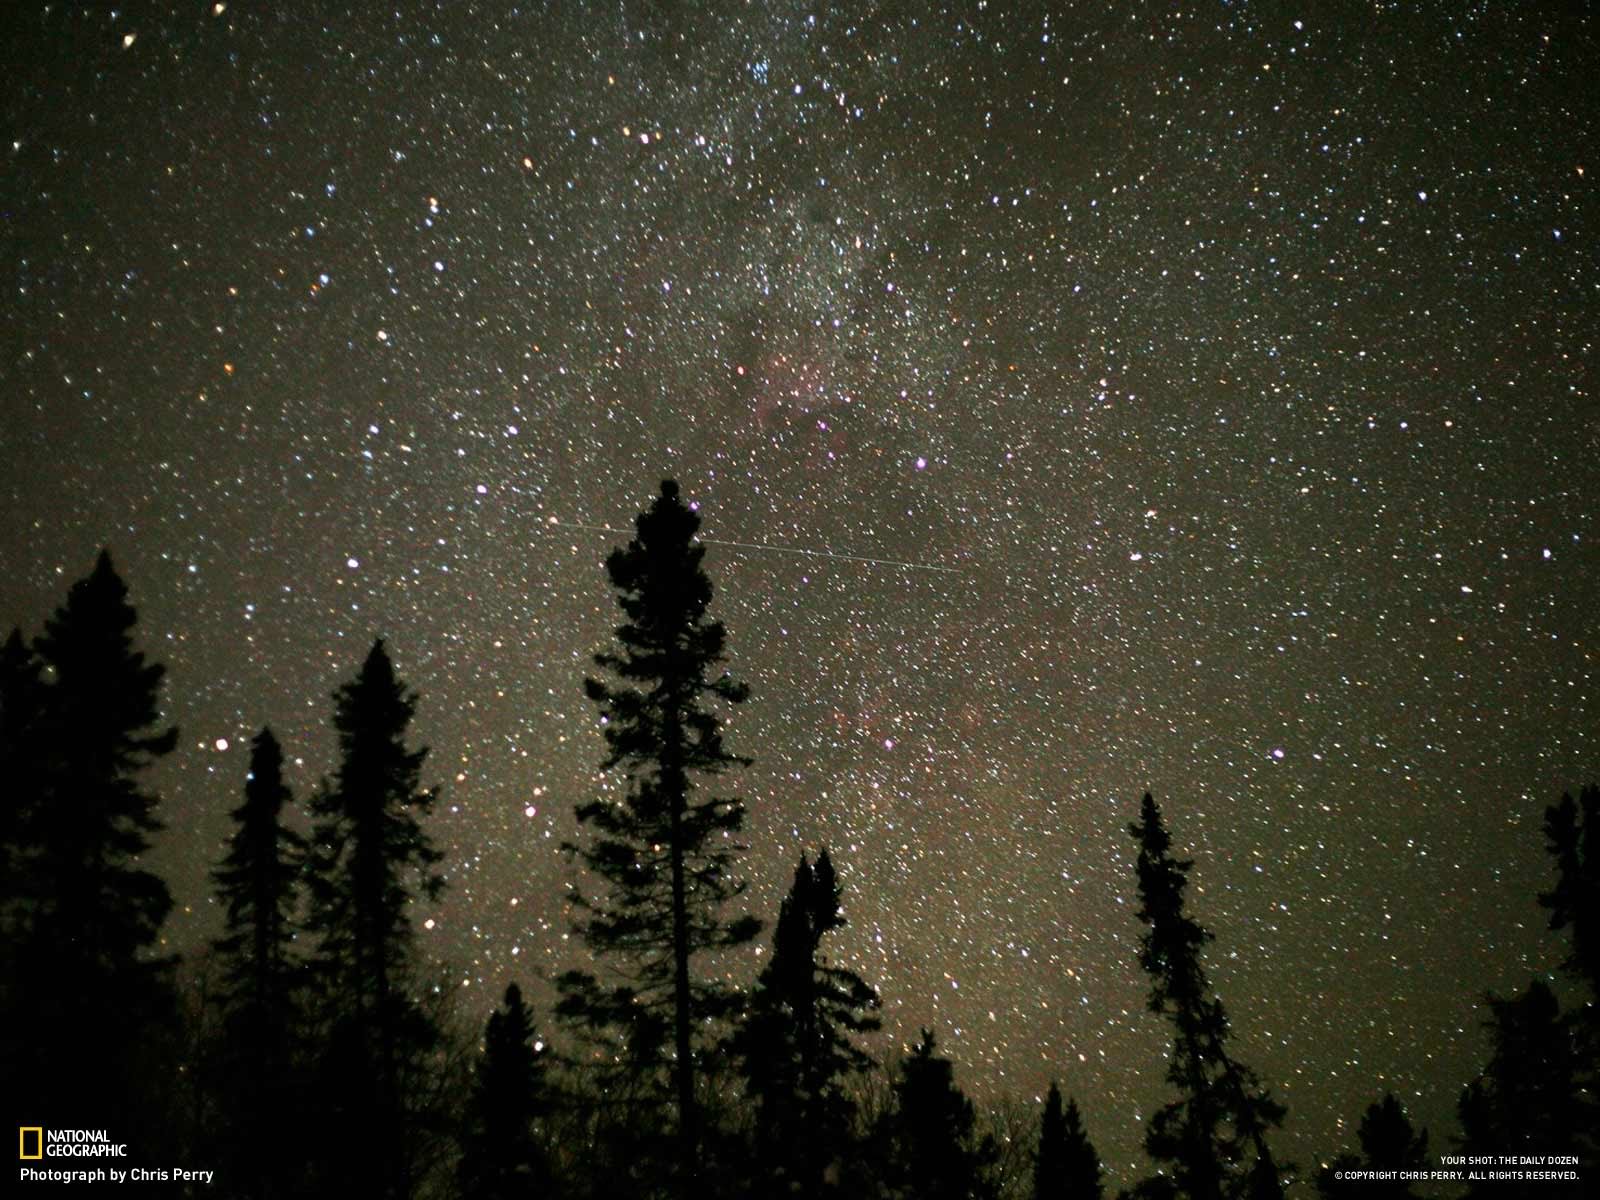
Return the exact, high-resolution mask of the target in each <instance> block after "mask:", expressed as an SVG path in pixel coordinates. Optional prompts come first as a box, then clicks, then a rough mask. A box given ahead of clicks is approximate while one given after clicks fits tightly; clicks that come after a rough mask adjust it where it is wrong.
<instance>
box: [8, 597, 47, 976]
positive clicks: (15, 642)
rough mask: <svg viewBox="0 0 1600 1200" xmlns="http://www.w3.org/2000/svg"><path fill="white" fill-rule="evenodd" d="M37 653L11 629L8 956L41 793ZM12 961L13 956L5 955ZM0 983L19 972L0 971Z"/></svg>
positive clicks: (19, 911) (41, 703) (42, 697)
mask: <svg viewBox="0 0 1600 1200" xmlns="http://www.w3.org/2000/svg"><path fill="white" fill-rule="evenodd" d="M40 668H41V664H40V662H39V658H38V656H37V655H36V654H34V652H33V651H32V650H31V649H29V648H28V644H27V642H26V641H24V640H23V637H22V630H20V629H13V630H12V631H11V635H10V636H9V637H7V638H6V641H5V644H4V645H3V646H0V780H4V781H5V788H4V791H3V793H0V953H4V954H7V955H9V954H10V953H11V952H12V951H13V949H14V942H15V940H16V937H17V935H18V933H19V932H20V930H21V928H22V925H21V922H23V920H24V909H23V901H24V900H25V899H26V898H27V896H28V895H29V894H30V893H29V887H30V883H29V880H30V876H31V870H30V868H31V866H32V862H31V860H32V857H33V846H32V844H31V843H32V838H33V836H34V832H35V814H36V812H37V808H38V804H39V801H40V798H41V794H40V793H41V784H42V778H41V776H42V766H43V764H42V762H41V758H40V749H41V746H40V740H39V739H40V735H41V733H42V732H43V716H44V700H45V693H44V683H43V680H42V679H41V678H40ZM6 961H9V960H6ZM0 974H3V975H4V979H3V980H0V987H3V988H7V989H9V987H10V986H11V983H12V981H13V979H14V975H15V973H14V972H13V971H5V972H3V973H0Z"/></svg>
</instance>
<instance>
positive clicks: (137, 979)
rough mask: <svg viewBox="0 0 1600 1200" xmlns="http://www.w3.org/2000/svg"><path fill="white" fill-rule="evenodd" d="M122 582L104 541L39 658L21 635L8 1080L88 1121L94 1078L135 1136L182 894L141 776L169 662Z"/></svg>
mask: <svg viewBox="0 0 1600 1200" xmlns="http://www.w3.org/2000/svg"><path fill="white" fill-rule="evenodd" d="M127 594H128V589H127V587H126V586H125V585H124V584H123V582H122V580H121V578H120V577H119V576H118V574H117V572H116V568H115V567H114V566H113V565H112V562H111V556H110V554H109V553H107V552H105V551H102V552H101V554H100V556H99V559H98V560H97V562H96V563H95V567H94V570H93V571H92V572H91V573H90V574H89V575H88V576H87V577H86V578H84V579H81V580H79V581H78V582H77V583H75V584H73V585H72V588H71V589H70V591H69V592H68V594H67V600H66V603H65V604H64V605H63V606H62V607H61V608H59V609H57V610H56V613H55V614H54V616H52V617H51V618H50V620H49V621H48V622H46V624H45V631H44V634H43V636H41V637H40V638H39V639H38V640H37V641H36V642H35V645H34V650H35V654H36V656H37V658H36V659H35V658H34V656H31V655H28V654H27V653H26V652H24V651H23V650H22V648H21V646H20V639H19V638H17V637H16V636H13V638H12V639H11V640H10V641H9V642H8V644H7V648H6V651H5V655H4V679H3V681H0V685H3V687H4V690H5V693H6V694H5V696H4V698H3V701H0V702H3V703H4V705H5V713H4V717H3V723H4V732H3V734H0V742H3V743H4V752H5V753H6V755H7V757H8V758H9V759H10V760H11V764H12V767H13V770H14V772H15V773H14V775H13V779H15V778H19V777H20V778H21V780H22V781H23V788H22V789H19V791H20V794H19V795H16V796H15V797H14V798H13V799H12V800H10V802H9V807H10V810H11V813H12V816H13V819H14V820H15V822H16V827H15V830H14V831H8V836H9V837H11V839H12V846H11V851H12V856H13V864H12V867H13V870H14V872H15V876H14V878H15V881H16V882H15V886H16V887H17V888H18V890H19V892H20V893H21V894H20V895H17V896H14V897H12V898H11V903H10V904H9V905H8V908H9V912H8V914H7V923H8V925H9V926H10V928H9V930H8V931H7V932H8V934H9V935H10V937H11V938H12V940H13V946H12V948H11V954H13V955H14V956H15V957H14V958H13V959H12V964H13V965H14V969H15V971H16V976H15V984H14V990H12V991H11V993H10V994H9V995H8V996H7V1002H8V1006H9V1007H10V1009H11V1011H10V1012H9V1013H8V1014H6V1016H7V1017H8V1018H9V1019H8V1020H7V1022H6V1023H7V1025H8V1028H9V1029H11V1030H15V1031H19V1034H21V1031H25V1034H23V1035H21V1036H15V1040H13V1041H11V1042H10V1043H9V1044H8V1045H7V1056H8V1058H10V1059H11V1061H10V1062H8V1063H7V1064H5V1065H6V1066H7V1067H8V1068H10V1070H8V1071H7V1075H8V1078H11V1079H13V1080H16V1081H17V1083H16V1087H15V1089H14V1090H15V1091H16V1092H17V1093H18V1094H25V1095H28V1096H30V1097H31V1098H33V1100H34V1103H35V1104H36V1105H37V1106H38V1111H39V1116H40V1117H42V1118H43V1119H44V1120H45V1121H47V1122H48V1121H50V1120H51V1119H52V1118H54V1119H55V1120H56V1123H57V1124H70V1123H73V1122H78V1123H82V1122H83V1121H86V1120H87V1116H86V1115H85V1113H84V1112H83V1111H82V1098H83V1094H84V1093H83V1081H84V1080H85V1079H95V1080H97V1081H98V1090H99V1093H100V1094H99V1098H98V1100H97V1104H96V1108H95V1112H96V1114H105V1115H104V1117H103V1118H102V1117H99V1116H97V1120H101V1121H102V1122H103V1123H106V1124H110V1123H112V1122H113V1121H117V1122H121V1123H122V1129H123V1130H124V1132H126V1133H131V1132H132V1131H133V1130H134V1129H135V1128H136V1127H137V1126H138V1124H139V1121H140V1120H141V1118H142V1116H144V1115H145V1113H146V1106H145V1105H143V1104H142V1103H141V1081H142V1079H143V1078H144V1077H146V1076H147V1075H148V1073H149V1064H148V1063H143V1062H141V1061H140V1056H141V1055H142V1054H144V1053H145V1052H146V1051H147V1049H148V1047H149V1046H150V1045H151V1044H152V1038H151V1034H152V1032H153V1030H154V1029H156V1028H158V1027H159V1026H160V1025H161V1024H162V1022H163V1021H164V1020H165V1019H166V1018H168V1017H170V1015H171V1013H172V999H173V997H172V992H171V982H170V970H169V968H170V965H171V964H170V962H169V961H165V960H162V959H160V958H159V957H156V956H153V954H152V951H153V950H154V948H155V946H156V942H157V938H158V936H159V934H160V931H161V926H162V923H163V922H164V921H165V919H166V917H167V913H168V912H169V911H170V909H171V907H172V897H171V895H170V893H169V892H168V891H167V886H166V884H165V883H163V882H162V881H161V879H160V878H158V877H157V876H156V875H154V874H152V873H151V872H150V871H148V870H146V869H144V867H143V866H141V865H140V858H141V856H142V855H143V854H144V852H145V851H146V850H148V849H149V848H150V836H151V835H152V834H154V833H156V832H157V831H159V830H160V829H161V828H162V825H161V822H160V821H159V820H158V819H157V817H156V809H157V806H158V798H157V796H156V795H155V793H154V792H152V791H150V790H148V788H147V786H146V785H145V783H144V776H145V774H146V772H147V771H148V770H149V769H150V768H151V767H152V766H153V765H154V764H155V763H156V762H157V761H159V760H160V759H161V758H162V757H164V756H165V755H167V754H169V753H171V751H172V749H173V747H174V745H175V744H176V742H177V730H176V729H174V728H161V727H160V689H161V680H162V677H163V675H164V674H165V670H166V669H165V668H164V667H162V666H161V665H159V664H157V663H152V662H149V661H147V660H146V658H145V656H144V654H143V653H142V652H141V651H138V650H136V649H135V648H134V642H133V635H132V631H133V627H134V625H135V623H136V614H135V612H134V609H133V607H132V606H131V605H129V603H128V600H127ZM41 666H42V667H43V668H44V674H43V675H41V674H40V671H39V667H41ZM43 680H48V681H47V682H44V681H43ZM8 1036H14V1035H8Z"/></svg>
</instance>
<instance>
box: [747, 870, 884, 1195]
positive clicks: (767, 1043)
mask: <svg viewBox="0 0 1600 1200" xmlns="http://www.w3.org/2000/svg"><path fill="white" fill-rule="evenodd" d="M839 900H840V889H839V884H838V881H837V878H836V876H835V874H834V870H833V862H832V860H831V859H829V857H828V852H827V851H826V850H823V851H822V852H821V853H820V854H819V855H818V856H817V861H816V863H815V865H813V864H812V863H811V862H809V861H808V860H807V859H806V857H805V856H804V855H801V857H800V865H799V866H798V867H797V868H796V869H795V874H794V883H793V884H792V885H791V886H790V889H789V895H788V896H787V897H786V898H785V899H784V901H783V903H782V905H781V907H780V908H779V912H778V923H777V925H776V927H775V928H774V930H773V938H772V957H771V958H770V959H768V960H767V965H766V967H765V968H764V969H763V970H762V972H761V976H760V978H759V979H758V980H757V981H756V988H755V994H754V996H753V997H752V999H751V1003H750V1008H749V1011H748V1012H747V1013H746V1015H745V1019H744V1022H743V1024H742V1026H741V1027H740V1029H739V1031H738V1033H737V1034H736V1035H735V1036H734V1038H733V1039H732V1048H733V1051H734V1054H735V1056H736V1058H737V1059H738V1061H739V1065H740V1069H741V1073H742V1074H743V1076H744V1080H745V1090H746V1093H747V1094H748V1095H749V1096H750V1097H751V1098H752V1099H753V1100H754V1101H755V1105H756V1160H757V1162H758V1164H760V1166H759V1173H760V1174H761V1176H762V1177H763V1178H764V1179H766V1180H767V1181H768V1182H769V1183H770V1184H772V1185H773V1186H774V1187H775V1188H776V1189H777V1190H778V1191H781V1192H782V1193H783V1194H785V1195H797V1196H800V1197H814V1196H818V1195H821V1194H823V1191H824V1189H825V1180H827V1179H829V1178H833V1179H837V1178H838V1177H839V1175H840V1170H839V1166H838V1164H839V1160H840V1157H841V1155H842V1154H843V1152H844V1148H845V1141H846V1139H847V1137H848V1136H849V1132H850V1127H851V1124H852V1120H853V1117H854V1113H855V1105H854V1103H853V1101H852V1100H851V1099H850V1097H849V1094H848V1093H847V1091H846V1090H845V1088H844V1086H843V1084H844V1082H845V1081H846V1079H847V1078H848V1077H849V1076H850V1075H852V1074H855V1073H858V1072H861V1071H864V1070H866V1069H867V1068H869V1067H870V1066H872V1059H871V1058H870V1057H868V1056H867V1055H866V1054H865V1053H863V1052H862V1051H861V1050H860V1049H858V1048H857V1047H856V1045H855V1043H854V1042H853V1041H852V1038H853V1037H855V1036H857V1035H859V1034H863V1033H870V1032H872V1031H874V1030H876V1029H878V1028H879V1021H878V1019H877V1017H875V1016H874V1015H872V1014H873V1013H874V1012H875V1011H876V1010H877V1008H878V1006H879V1001H878V994H877V992H875V991H874V990H873V989H872V988H871V987H870V986H868V984H867V983H866V982H864V981H863V980H862V979H861V977H860V976H859V975H857V974H856V973H855V972H854V971H851V970H848V969H846V968H844V967H838V966H833V965H831V964H829V963H828V961H827V959H826V957H824V956H821V955H820V954H819V949H820V945H821V942H822V939H823V937H824V936H826V935H827V934H828V933H831V932H832V931H833V930H835V929H839V928H841V927H843V925H844V924H845V919H844V914H843V912H842V910H841V908H840V903H839Z"/></svg>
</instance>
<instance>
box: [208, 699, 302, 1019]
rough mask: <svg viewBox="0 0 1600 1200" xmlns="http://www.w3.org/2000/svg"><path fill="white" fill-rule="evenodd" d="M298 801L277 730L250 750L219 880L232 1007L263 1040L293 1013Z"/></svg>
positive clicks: (221, 951) (220, 945)
mask: <svg viewBox="0 0 1600 1200" xmlns="http://www.w3.org/2000/svg"><path fill="white" fill-rule="evenodd" d="M292 801H293V796H292V795H291V794H290V791H289V788H288V785H286V784H285V783H284V781H283V750H282V748H281V747H280V746H279V745H278V739H277V738H275V737H274V736H273V735H272V731H271V730H270V729H263V730H262V731H261V732H260V733H258V734H257V735H256V736H255V739H254V740H253V741H252V742H251V745H250V771H249V774H248V775H247V776H246V777H245V787H244V803H243V804H242V805H240V806H239V807H238V808H236V809H234V810H233V812H232V813H231V814H230V816H232V818H233V820H234V823H235V826H236V828H235V829H234V833H233V837H232V838H231V839H229V842H228V853H227V856H226V857H225V858H224V859H223V860H222V864H221V865H220V866H219V867H217V869H216V870H215V871H213V872H212V879H213V880H214V881H215V882H216V885H217V898H218V900H220V901H221V902H222V906H223V912H224V920H225V924H224V931H223V935H222V936H221V937H220V938H219V939H218V940H217V941H216V942H215V943H214V945H215V949H216V951H217V954H218V956H219V957H220V958H221V960H222V964H223V969H224V972H225V977H226V983H227V986H228V996H227V1005H228V1007H229V1008H230V1009H232V1010H233V1011H235V1012H239V1013H243V1014H246V1015H247V1017H248V1021H249V1023H250V1024H251V1025H253V1026H255V1027H256V1030H257V1032H256V1040H258V1041H269V1042H275V1041H276V1040H277V1039H276V1037H269V1036H268V1034H269V1032H270V1031H271V1030H273V1029H274V1028H275V1027H277V1026H280V1025H281V1024H282V1023H283V1022H284V1020H285V1018H286V1016H287V1012H288V1008H289V992H290V988H291V981H292V978H293V972H294V966H295V964H294V960H293V950H292V943H293V940H294V935H295V916H296V899H297V893H298V891H299V882H300V876H301V871H302V867H303V860H304V855H305V841H304V839H303V838H301V837H300V835H299V834H297V833H296V832H295V831H294V830H293V829H291V828H289V827H288V826H287V825H285V824H284V809H285V807H286V806H287V805H288V804H290V803H291V802H292Z"/></svg>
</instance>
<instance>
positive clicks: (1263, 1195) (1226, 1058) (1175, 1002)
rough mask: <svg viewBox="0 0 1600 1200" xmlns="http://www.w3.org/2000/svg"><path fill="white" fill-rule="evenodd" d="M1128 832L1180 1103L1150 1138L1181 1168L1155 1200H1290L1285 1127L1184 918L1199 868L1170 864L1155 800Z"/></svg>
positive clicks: (1150, 1148)
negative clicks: (1283, 1152)
mask: <svg viewBox="0 0 1600 1200" xmlns="http://www.w3.org/2000/svg"><path fill="white" fill-rule="evenodd" d="M1129 832H1130V833H1132V835H1133V837H1134V839H1135V840H1136V841H1137V842H1138V843H1139V863H1138V879H1139V898H1140V901H1141V904H1140V909H1139V919H1140V920H1141V921H1142V922H1144V924H1145V925H1146V926H1147V927H1148V928H1147V930H1146V932H1145V934H1144V936H1143V937H1142V938H1141V939H1140V942H1139V947H1140V955H1139V962H1140V965H1141V966H1142V967H1143V968H1144V970H1145V972H1146V973H1147V974H1148V975H1149V976H1150V979H1151V987H1150V1002H1149V1007H1150V1011H1151V1012H1154V1013H1158V1014H1161V1015H1163V1016H1166V1017H1170V1018H1171V1020H1172V1024H1173V1031H1174V1032H1173V1041H1172V1049H1171V1051H1170V1053H1169V1056H1168V1060H1167V1080H1168V1082H1169V1083H1171V1084H1172V1085H1173V1086H1174V1087H1175V1088H1176V1089H1177V1090H1178V1098H1177V1099H1176V1100H1173V1101H1172V1102H1170V1103H1169V1104H1167V1105H1165V1106H1164V1107H1162V1108H1161V1109H1160V1110H1159V1111H1158V1112H1157V1113H1156V1114H1155V1115H1154V1117H1153V1118H1152V1119H1151V1121H1150V1123H1149V1125H1148V1127H1147V1129H1146V1131H1145V1150H1146V1152H1147V1153H1148V1154H1149V1155H1150V1157H1151V1158H1152V1159H1154V1160H1155V1161H1156V1162H1158V1163H1167V1164H1170V1165H1171V1167H1172V1176H1171V1179H1170V1180H1162V1179H1160V1178H1157V1179H1155V1180H1151V1181H1147V1182H1146V1184H1144V1185H1142V1190H1143V1191H1144V1192H1145V1193H1146V1194H1160V1193H1162V1192H1165V1191H1168V1190H1170V1188H1171V1187H1172V1186H1175V1187H1176V1189H1177V1191H1178V1192H1179V1193H1180V1194H1182V1195H1183V1196H1185V1197H1188V1198H1189V1200H1242V1198H1245V1197H1249V1198H1250V1200H1272V1198H1274V1197H1277V1196H1281V1195H1282V1188H1283V1185H1282V1179H1281V1174H1280V1170H1281V1169H1280V1168H1279V1166H1278V1164H1277V1162H1276V1161H1275V1160H1274V1158H1273V1156H1272V1153H1271V1150H1270V1148H1269V1147H1268V1145H1267V1140H1266V1136H1267V1132H1268V1131H1269V1130H1270V1129H1272V1128H1274V1127H1276V1126H1277V1125H1279V1124H1280V1123H1281V1122H1282V1120H1283V1107H1282V1106H1281V1105H1279V1104H1277V1103H1276V1102H1274V1101H1273V1100H1272V1099H1271V1097H1270V1096H1269V1095H1268V1094H1267V1092H1266V1091H1265V1089H1263V1088H1262V1086H1261V1084H1260V1082H1259V1081H1258V1080H1257V1079H1256V1076H1255V1073H1254V1072H1252V1071H1251V1070H1250V1069H1249V1068H1248V1067H1246V1066H1244V1065H1243V1064H1241V1063H1239V1062H1238V1061H1236V1060H1235V1059H1234V1058H1233V1057H1232V1056H1231V1055H1230V1053H1229V1051H1228V1036H1229V1026H1228V1017H1227V1013H1226V1012H1225V1011H1224V1009H1223V1007H1222V1002H1221V1001H1220V1000H1218V999H1217V998H1216V997H1215V996H1214V995H1213V994H1212V993H1211V986H1210V983H1209V981H1208V979H1207V977H1206V971H1205V967H1204V965H1203V964H1202V962H1201V955H1202V951H1203V950H1204V947H1205V945H1206V943H1208V942H1209V941H1211V937H1212V935H1211V934H1210V933H1209V932H1208V931H1207V930H1206V929H1205V928H1204V927H1203V926H1201V925H1200V924H1199V923H1197V922H1196V921H1195V920H1194V919H1193V918H1191V917H1189V916H1188V915H1187V914H1186V913H1185V912H1184V896H1183V893H1184V888H1185V887H1186V886H1187V884H1188V874H1189V868H1190V867H1191V866H1192V865H1193V864H1192V863H1190V862H1187V861H1179V860H1177V859H1174V858H1173V857H1172V855H1171V852H1170V851H1171V838H1170V837H1169V836H1168V834H1167V831H1166V828H1165V826H1164V825H1163V824H1162V820H1161V809H1160V808H1159V807H1158V806H1157V805H1156V802H1155V800H1154V798H1153V797H1151V796H1150V795H1149V794H1148V793H1146V795H1145V797H1144V802H1143V806H1142V810H1141V813H1140V820H1139V821H1138V822H1136V823H1135V824H1133V825H1132V826H1130V828H1129Z"/></svg>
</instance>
